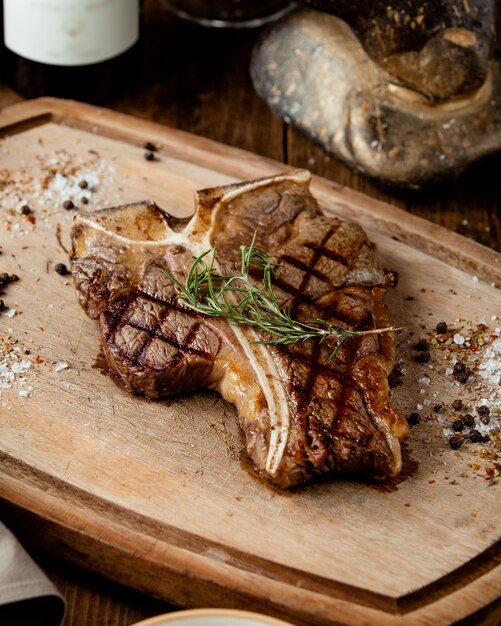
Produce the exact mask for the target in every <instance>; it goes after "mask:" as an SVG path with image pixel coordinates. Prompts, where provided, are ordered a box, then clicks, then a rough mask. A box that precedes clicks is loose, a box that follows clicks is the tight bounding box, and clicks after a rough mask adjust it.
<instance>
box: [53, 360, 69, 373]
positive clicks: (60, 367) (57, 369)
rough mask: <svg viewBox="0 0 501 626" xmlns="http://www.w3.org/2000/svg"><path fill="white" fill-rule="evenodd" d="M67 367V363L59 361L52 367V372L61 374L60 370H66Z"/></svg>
mask: <svg viewBox="0 0 501 626" xmlns="http://www.w3.org/2000/svg"><path fill="white" fill-rule="evenodd" d="M68 367H69V365H68V363H66V361H59V363H56V364H55V365H54V371H55V372H61V371H62V370H65V369H68Z"/></svg>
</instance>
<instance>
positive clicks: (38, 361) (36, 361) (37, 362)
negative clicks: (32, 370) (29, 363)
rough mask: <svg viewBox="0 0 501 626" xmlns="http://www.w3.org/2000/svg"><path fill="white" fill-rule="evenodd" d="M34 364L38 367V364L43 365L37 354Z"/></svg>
mask: <svg viewBox="0 0 501 626" xmlns="http://www.w3.org/2000/svg"><path fill="white" fill-rule="evenodd" d="M35 363H36V364H37V365H40V363H43V359H42V358H41V356H40V355H39V354H37V356H36V357H35Z"/></svg>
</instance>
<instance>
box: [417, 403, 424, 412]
mask: <svg viewBox="0 0 501 626" xmlns="http://www.w3.org/2000/svg"><path fill="white" fill-rule="evenodd" d="M423 408H424V407H423V405H422V404H416V409H417V410H418V411H422V410H423Z"/></svg>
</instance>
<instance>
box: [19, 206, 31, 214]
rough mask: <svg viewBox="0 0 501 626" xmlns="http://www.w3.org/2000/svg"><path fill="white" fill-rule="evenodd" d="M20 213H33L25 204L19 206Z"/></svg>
mask: <svg viewBox="0 0 501 626" xmlns="http://www.w3.org/2000/svg"><path fill="white" fill-rule="evenodd" d="M21 213H22V214H23V215H30V214H31V213H33V211H32V210H31V209H30V207H29V206H28V205H27V204H23V206H22V207H21Z"/></svg>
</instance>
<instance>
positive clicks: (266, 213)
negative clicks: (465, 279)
mask: <svg viewBox="0 0 501 626" xmlns="http://www.w3.org/2000/svg"><path fill="white" fill-rule="evenodd" d="M309 180H310V175H309V173H308V172H306V171H304V170H296V171H293V172H290V173H286V174H283V175H281V176H275V177H272V178H269V179H261V180H258V181H252V182H250V183H243V184H240V185H230V186H226V187H220V188H215V189H208V190H203V191H200V192H198V193H197V207H196V213H195V215H194V216H193V218H192V219H191V220H189V221H188V222H187V221H186V220H176V219H175V218H171V217H170V216H168V215H167V214H165V213H163V212H162V211H161V210H160V209H159V208H158V207H157V206H156V205H155V204H154V203H152V202H146V203H139V204H133V205H127V206H122V207H117V208H113V209H105V210H101V211H96V212H94V213H87V214H80V215H78V216H77V217H76V219H75V224H74V226H73V230H72V241H73V254H72V263H73V277H74V280H75V285H76V289H77V294H78V297H79V300H80V303H81V305H82V306H83V308H84V309H85V311H86V312H87V314H88V315H89V316H90V317H91V318H93V319H98V320H99V323H100V325H101V332H102V338H103V349H104V352H105V355H106V358H107V360H108V363H109V366H110V367H111V368H112V369H113V370H114V371H115V372H116V373H117V374H118V375H119V376H120V377H121V379H122V380H123V382H124V385H125V386H126V387H127V389H129V390H130V391H132V392H134V393H138V394H145V395H147V396H148V397H150V398H159V397H164V396H168V395H173V394H177V393H181V392H186V391H194V390H199V389H203V388H212V389H216V390H218V391H219V392H220V393H221V394H222V395H223V397H224V398H226V399H227V400H228V401H230V402H232V403H233V404H235V406H236V408H237V412H238V416H239V420H240V425H241V427H242V429H243V431H244V433H245V437H246V442H247V451H248V453H249V455H250V457H251V458H252V461H253V463H254V465H255V466H256V468H257V469H258V470H259V471H260V472H261V474H262V475H263V476H264V477H266V478H268V479H269V480H271V481H273V482H274V483H276V484H277V485H279V486H281V487H291V486H293V485H297V484H300V483H303V482H305V481H307V480H309V479H311V478H312V477H314V476H315V475H319V474H323V473H326V472H331V471H336V472H347V471H350V472H351V471H360V472H364V473H366V474H368V475H370V476H373V477H375V478H377V479H384V478H386V477H388V476H392V475H395V474H397V473H398V472H399V471H400V467H401V455H400V441H402V440H403V439H404V438H405V437H406V435H407V425H406V422H405V421H404V420H402V419H401V418H400V417H399V416H398V415H397V413H396V412H395V411H394V410H393V408H392V407H391V404H390V402H389V400H388V391H389V389H388V383H387V376H388V375H389V374H390V372H391V370H392V369H393V364H394V339H393V335H392V334H390V333H387V334H381V335H365V336H361V337H356V338H352V339H349V340H348V341H346V342H345V343H344V344H343V346H342V347H341V349H340V350H339V351H338V353H337V355H336V356H335V357H333V358H332V357H331V353H332V350H333V347H334V346H335V342H333V341H325V342H324V343H322V344H320V343H319V342H318V341H315V340H308V341H305V342H301V343H295V344H290V345H286V346H269V345H262V344H255V343H252V342H254V341H256V339H266V338H267V337H265V336H264V335H259V334H257V333H256V331H255V330H254V329H250V328H247V327H235V326H232V325H230V324H229V323H228V322H227V321H225V320H221V319H216V318H211V317H206V316H202V315H199V314H197V313H195V312H193V311H192V310H190V309H189V308H188V307H187V306H186V305H184V304H183V303H182V302H181V301H180V300H179V299H178V298H177V292H176V288H175V286H174V283H173V282H172V280H171V279H170V278H169V277H168V276H167V274H166V271H165V270H167V271H168V272H170V273H171V274H173V275H175V276H176V277H177V278H178V280H180V281H182V282H184V279H185V277H186V274H187V271H188V270H189V268H190V267H191V265H192V263H193V257H194V256H198V255H199V254H201V253H202V252H205V251H206V250H208V249H209V248H211V247H213V246H214V245H216V247H217V262H218V270H219V271H221V272H223V273H225V274H230V273H235V272H237V271H238V270H239V268H240V250H239V246H240V245H241V244H245V245H249V243H250V241H251V240H252V237H253V235H254V233H255V232H257V245H258V246H259V247H260V248H262V249H263V250H265V251H266V252H267V253H268V254H269V255H270V256H271V257H272V258H273V260H275V261H276V262H277V263H278V264H279V265H278V267H277V269H276V271H275V276H274V288H275V291H276V293H277V296H278V299H279V301H280V304H281V305H282V306H283V307H290V308H291V310H292V312H293V315H294V317H296V318H297V319H299V320H307V319H313V318H323V319H325V320H328V321H331V322H334V323H336V324H338V325H340V326H343V327H345V328H350V329H354V330H370V329H374V328H382V327H386V326H388V325H389V320H388V315H387V311H386V308H385V306H384V303H383V295H384V291H385V289H386V288H387V287H388V286H389V285H390V278H389V276H387V275H386V274H385V273H384V271H383V270H382V269H381V267H380V266H379V264H378V262H377V261H376V259H375V256H374V252H373V247H372V245H371V243H370V242H369V240H368V239H367V237H366V235H365V233H364V231H363V230H362V229H361V228H360V226H358V225H356V224H353V223H349V222H343V221H340V220H338V219H335V218H327V217H325V216H324V215H323V214H322V213H321V211H320V209H319V208H318V205H317V202H316V201H315V199H314V198H313V196H312V195H311V193H310V191H309ZM260 278H261V276H260V274H259V271H258V270H257V269H256V270H255V273H254V276H253V277H252V280H256V281H260Z"/></svg>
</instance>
